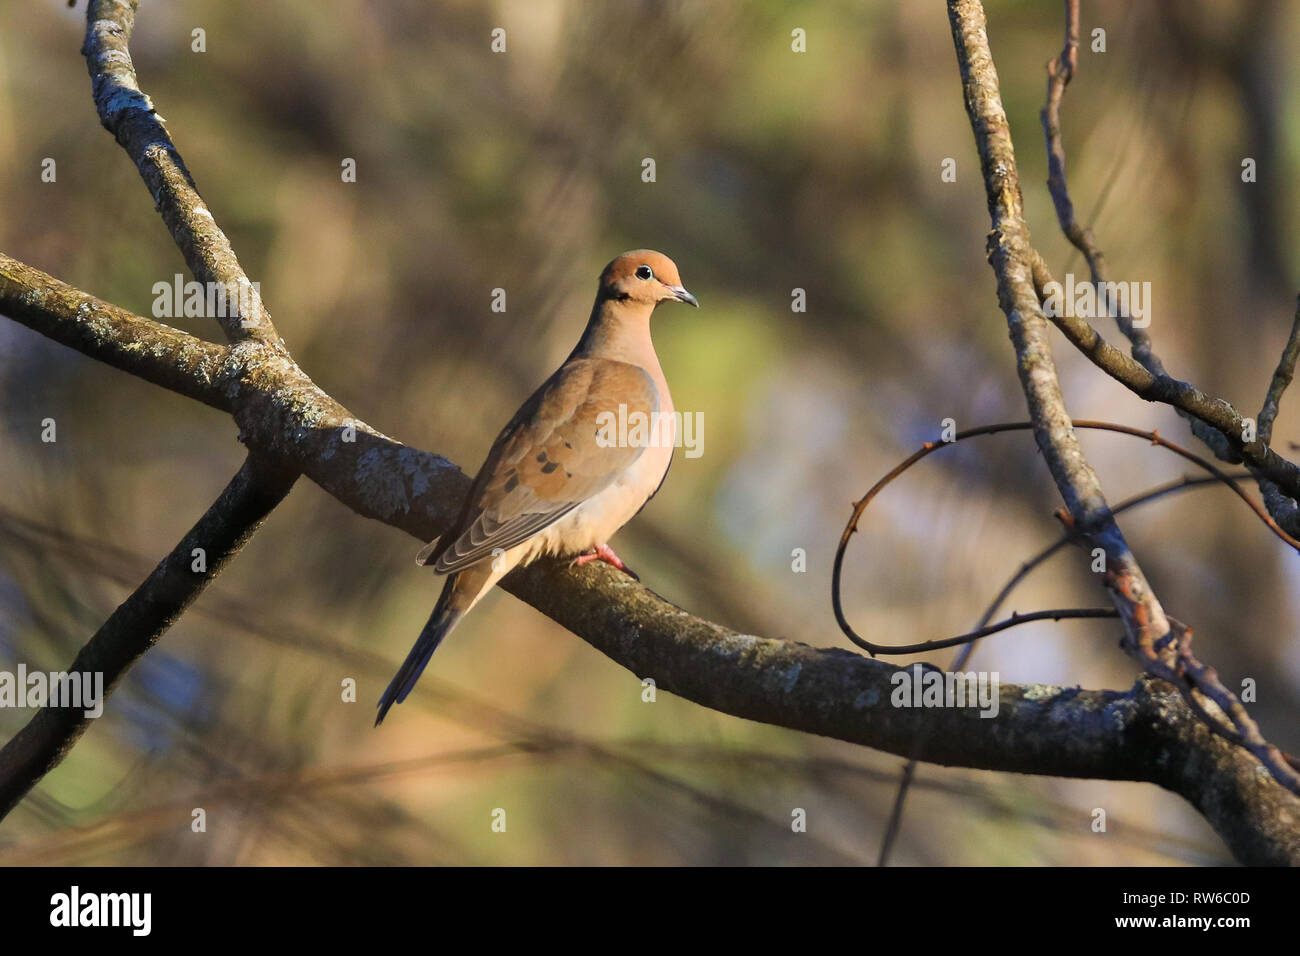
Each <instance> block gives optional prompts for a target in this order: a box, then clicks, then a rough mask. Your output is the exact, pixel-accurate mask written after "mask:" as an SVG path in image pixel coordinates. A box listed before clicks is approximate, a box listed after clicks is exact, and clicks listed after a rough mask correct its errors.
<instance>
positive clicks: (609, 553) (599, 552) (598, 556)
mask: <svg viewBox="0 0 1300 956" xmlns="http://www.w3.org/2000/svg"><path fill="white" fill-rule="evenodd" d="M589 561H604V562H605V563H606V564H612V565H613V566H614V567H616V568H618V569H619V570H620V571H622V572H623V573H624V574H626V575H627V576H628V577H630V578H631V579H632V580H633V581H640V580H641V578H640V576H638V575H637V573H636V572H635V571H633V570H632V569H631V568H629V567H628V566H627V565H626V564H624V563H623V559H622V558H620V557H619V556H618V555H617V554H615V553H614V549H613V548H611V547H610V546H609V545H607V544H598V545H596V547H594V548H592V549H591V550H590V551H584V552H583V553H582V554H580V555H578V556H577V557H576V558H574V559H573V566H574V567H575V568H580V567H582V566H583V565H584V564H586V563H588V562H589Z"/></svg>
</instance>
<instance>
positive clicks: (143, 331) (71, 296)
mask: <svg viewBox="0 0 1300 956" xmlns="http://www.w3.org/2000/svg"><path fill="white" fill-rule="evenodd" d="M0 314H4V315H7V316H9V317H10V318H11V319H14V320H15V321H17V322H21V323H22V324H23V325H25V326H27V327H28V328H30V329H33V330H34V331H36V332H39V333H41V334H42V335H44V336H46V337H48V338H51V339H53V340H54V341H56V342H58V343H60V344H61V345H66V346H68V348H72V349H76V350H77V351H78V352H81V353H82V354H83V355H88V356H90V357H91V358H94V359H98V360H99V361H101V362H104V363H106V364H108V365H111V366H113V367H114V368H117V369H121V370H122V371H124V372H130V373H131V374H132V375H136V376H138V377H140V378H142V379H144V380H145V381H146V382H152V383H153V384H155V385H161V386H162V387H163V388H166V389H170V390H171V391H173V392H177V393H179V394H181V395H185V396H187V397H188V398H193V399H195V400H197V401H200V402H202V403H203V404H205V405H210V406H212V407H213V408H217V409H220V410H221V411H223V412H228V411H230V410H231V406H230V402H229V401H228V400H227V399H226V396H225V394H224V393H223V392H222V390H221V387H220V382H221V379H222V378H223V375H222V373H221V365H222V362H223V361H224V360H225V357H226V350H225V349H224V348H223V347H222V346H220V345H214V344H213V343H211V342H205V341H203V340H202V339H199V338H195V337H194V336H192V335H189V334H187V333H185V332H181V331H180V330H178V329H173V328H170V327H169V326H166V325H163V324H162V323H160V322H154V321H153V320H151V319H146V318H142V317H141V316H138V315H135V314H133V313H131V312H127V311H126V310H125V309H119V308H118V307H117V306H115V305H110V304H109V303H107V302H104V301H103V300H102V299H96V298H95V297H94V296H92V295H88V294H86V293H85V292H82V291H81V290H80V289H74V288H73V287H72V286H70V285H66V284H65V283H63V282H60V281H59V280H58V279H55V278H53V277H52V276H48V275H46V274H45V273H44V272H41V271H40V270H39V269H33V268H32V267H31V266H28V265H24V264H23V263H21V262H19V261H18V260H16V259H11V258H9V256H6V255H5V254H4V253H0Z"/></svg>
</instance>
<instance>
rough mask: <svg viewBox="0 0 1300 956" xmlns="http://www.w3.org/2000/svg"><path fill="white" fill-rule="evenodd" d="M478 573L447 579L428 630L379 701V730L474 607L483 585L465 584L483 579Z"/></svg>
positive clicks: (458, 574) (419, 638) (376, 723)
mask: <svg viewBox="0 0 1300 956" xmlns="http://www.w3.org/2000/svg"><path fill="white" fill-rule="evenodd" d="M474 572H475V569H474V568H468V569H466V570H465V571H461V572H459V573H457V574H453V575H451V576H449V577H448V578H447V583H446V584H444V585H443V588H442V594H441V595H440V596H439V597H438V603H437V604H436V605H434V608H433V613H432V614H430V615H429V622H428V623H427V624H425V625H424V630H422V631H421V632H420V636H419V637H418V638H416V639H415V644H414V646H412V648H411V652H410V653H409V654H407V655H406V660H404V661H402V666H401V667H399V668H398V669H397V674H396V675H395V676H394V677H393V680H392V682H391V683H389V685H388V689H387V690H386V691H384V696H383V697H381V698H379V714H378V716H376V717H375V726H376V727H378V726H379V724H380V723H381V722H382V721H383V719H384V716H385V715H386V714H387V713H388V710H389V708H391V707H392V706H393V705H394V704H400V703H401V702H402V701H404V700H406V695H407V694H409V693H410V692H411V691H412V689H414V687H415V682H416V681H418V680H419V679H420V675H421V674H423V673H424V668H425V667H426V666H427V665H428V663H429V658H431V657H432V656H433V652H434V651H436V650H437V649H438V645H439V644H441V643H442V639H443V638H444V637H446V636H447V635H448V634H449V633H451V629H452V628H453V627H455V626H456V622H458V621H459V620H460V619H461V618H462V617H464V616H465V613H466V612H467V611H469V609H470V608H471V607H473V606H474V603H475V601H476V600H477V599H478V595H479V592H480V588H481V585H482V582H481V581H479V582H476V581H475V580H465V579H466V578H471V579H477V578H478V577H479V575H477V574H475V573H474ZM475 583H478V584H479V587H474V586H473V585H474V584H475ZM466 585H469V586H468V587H467V586H466Z"/></svg>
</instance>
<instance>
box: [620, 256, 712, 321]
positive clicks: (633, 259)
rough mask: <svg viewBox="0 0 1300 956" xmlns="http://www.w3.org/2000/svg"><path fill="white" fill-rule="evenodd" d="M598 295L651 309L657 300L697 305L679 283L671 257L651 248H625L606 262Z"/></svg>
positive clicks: (698, 304) (694, 299)
mask: <svg viewBox="0 0 1300 956" xmlns="http://www.w3.org/2000/svg"><path fill="white" fill-rule="evenodd" d="M599 298H600V299H604V300H613V301H616V302H627V303H637V304H640V305H648V306H649V307H650V308H652V309H653V308H654V307H655V306H656V305H658V304H659V303H660V302H687V303H690V304H691V305H693V306H695V307H696V308H697V309H698V308H699V307H700V303H699V302H698V301H696V298H695V296H693V295H691V294H690V293H689V292H687V291H686V289H685V287H684V286H683V285H682V278H681V276H679V275H678V274H677V266H676V265H675V264H674V263H673V260H671V259H669V258H668V257H667V256H666V255H664V254H663V253H662V252H655V251H654V250H653V249H636V250H634V251H632V252H625V253H623V254H622V255H621V256H619V257H618V258H617V259H615V260H614V261H613V262H611V263H610V264H609V265H607V266H605V271H604V272H602V273H601V274H600V292H599Z"/></svg>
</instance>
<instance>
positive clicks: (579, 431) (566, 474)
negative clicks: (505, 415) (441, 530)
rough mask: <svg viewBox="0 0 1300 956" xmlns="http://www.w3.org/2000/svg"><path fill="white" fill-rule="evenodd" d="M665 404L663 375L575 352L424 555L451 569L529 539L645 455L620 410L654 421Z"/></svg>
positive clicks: (517, 421)
mask: <svg viewBox="0 0 1300 956" xmlns="http://www.w3.org/2000/svg"><path fill="white" fill-rule="evenodd" d="M620 406H623V407H624V408H625V411H624V412H622V413H620ZM658 408H659V395H658V392H657V390H656V389H655V385H654V382H653V381H652V380H651V378H650V376H649V374H647V373H646V372H645V371H644V370H642V369H641V368H638V367H637V366H635V365H629V364H628V363H626V362H616V361H613V360H611V359H599V358H585V359H574V360H572V361H569V362H566V363H565V364H564V365H562V366H561V367H560V369H559V370H558V371H557V372H556V373H555V374H554V375H552V376H551V377H550V378H549V379H548V380H547V381H546V382H545V383H544V384H543V385H542V387H541V388H539V389H538V390H537V392H536V393H534V395H533V397H532V398H530V399H529V400H528V401H527V402H525V403H524V405H523V407H522V408H520V409H519V411H518V412H516V413H515V417H514V418H513V419H511V421H510V424H508V425H506V427H505V428H504V429H503V430H502V432H501V434H500V435H499V436H497V440H496V442H495V443H494V444H493V445H492V450H491V451H490V452H488V456H487V461H485V462H484V463H483V467H482V468H481V469H480V470H479V473H478V477H476V478H475V479H474V484H473V487H471V489H470V493H469V496H468V498H467V499H466V502H465V507H464V508H463V509H462V511H461V515H460V518H459V519H458V520H457V522H456V524H455V525H454V526H453V527H452V528H451V529H450V530H449V531H448V533H447V534H445V535H443V536H442V537H441V538H440V539H439V540H438V542H436V543H434V544H432V545H430V546H429V547H427V548H426V549H425V551H423V552H421V555H420V557H419V558H417V559H416V560H417V561H419V562H420V563H422V564H429V563H432V564H434V570H436V571H437V572H438V573H440V574H448V573H451V572H454V571H459V570H461V569H463V568H467V567H469V566H470V565H472V564H475V563H477V562H478V561H481V560H482V559H483V558H485V557H487V556H489V555H491V554H492V552H493V551H494V550H496V549H498V548H499V549H501V550H502V551H508V550H509V549H511V548H513V547H515V546H516V545H518V544H522V543H523V542H524V541H526V540H528V539H529V538H531V537H532V536H533V535H535V534H537V533H538V532H539V531H541V530H543V529H544V528H546V527H547V526H548V525H551V524H553V523H554V522H556V521H558V520H559V519H560V518H562V517H564V515H566V514H568V513H569V512H570V511H572V510H573V509H574V508H576V507H577V506H578V505H580V504H582V503H583V502H584V501H586V500H587V499H588V498H590V497H592V496H593V495H595V494H597V493H598V492H600V491H601V490H603V489H604V488H605V487H607V486H608V485H609V484H610V483H611V482H613V481H614V479H615V478H617V477H618V475H619V474H621V473H622V472H623V471H624V470H625V469H627V468H628V467H630V466H631V465H632V463H633V462H635V461H636V460H637V458H638V457H640V455H641V453H642V452H643V451H644V450H645V446H644V444H638V445H637V446H636V447H625V446H621V445H619V444H618V442H617V438H618V430H617V425H616V424H614V425H611V422H612V423H617V422H618V421H619V420H620V414H623V415H625V416H627V417H626V418H624V419H623V420H628V419H631V420H633V421H635V418H633V417H632V416H634V415H635V414H637V413H640V414H642V415H645V416H646V418H645V419H644V420H645V421H647V422H648V421H650V420H651V416H652V415H653V413H654V412H656V411H657V410H658ZM442 542H446V544H445V545H444V544H443V543H442Z"/></svg>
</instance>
